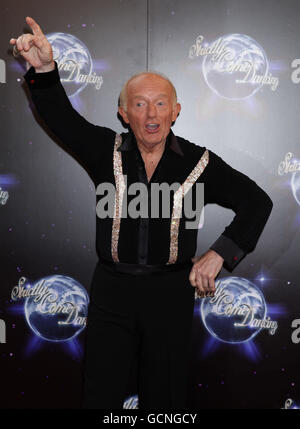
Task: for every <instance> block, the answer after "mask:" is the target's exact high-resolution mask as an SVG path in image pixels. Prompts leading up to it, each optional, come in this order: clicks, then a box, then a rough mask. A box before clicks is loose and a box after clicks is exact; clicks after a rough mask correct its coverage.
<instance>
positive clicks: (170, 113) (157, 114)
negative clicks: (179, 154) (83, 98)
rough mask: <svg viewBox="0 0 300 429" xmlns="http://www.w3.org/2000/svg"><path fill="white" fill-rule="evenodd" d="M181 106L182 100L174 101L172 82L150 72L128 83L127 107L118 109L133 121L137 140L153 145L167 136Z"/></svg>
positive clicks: (130, 122) (131, 122)
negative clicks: (180, 101)
mask: <svg viewBox="0 0 300 429" xmlns="http://www.w3.org/2000/svg"><path fill="white" fill-rule="evenodd" d="M180 109H181V107H180V104H179V103H174V98H173V91H172V88H171V85H170V84H169V82H168V81H166V80H165V79H163V78H162V77H160V76H157V75H154V74H149V75H142V76H138V77H136V78H134V79H132V80H131V81H130V82H129V83H128V85H127V111H126V112H125V110H124V109H123V107H119V113H120V115H121V116H122V118H123V120H124V121H125V123H126V124H129V125H130V128H131V129H132V131H133V133H134V135H135V138H136V140H137V142H138V143H140V144H143V145H144V146H147V147H149V149H151V148H153V147H155V146H156V145H157V144H159V143H162V142H164V141H165V140H166V138H167V136H168V134H169V132H170V127H171V124H172V122H173V121H175V120H176V118H177V115H178V113H179V112H180Z"/></svg>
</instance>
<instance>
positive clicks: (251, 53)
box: [189, 34, 279, 100]
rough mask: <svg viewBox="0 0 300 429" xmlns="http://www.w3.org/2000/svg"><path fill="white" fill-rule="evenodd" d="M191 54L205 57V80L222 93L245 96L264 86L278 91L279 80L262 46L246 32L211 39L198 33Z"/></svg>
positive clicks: (231, 95)
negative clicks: (209, 41)
mask: <svg viewBox="0 0 300 429" xmlns="http://www.w3.org/2000/svg"><path fill="white" fill-rule="evenodd" d="M189 58H190V59H191V60H194V61H197V59H198V60H199V59H202V74H203V77H204V80H205V82H206V84H207V86H208V87H209V88H210V89H211V90H212V91H213V92H214V93H215V94H216V95H218V96H219V97H223V98H226V99H230V100H242V99H246V98H248V97H251V96H252V95H254V94H255V93H256V92H257V91H259V90H260V89H261V88H262V87H265V86H266V87H269V88H270V89H271V90H272V91H275V90H276V89H277V87H278V84H279V78H278V77H275V76H273V75H272V73H271V71H270V66H269V61H268V58H267V55H266V53H265V51H264V49H263V48H262V46H260V45H259V43H258V42H257V41H256V40H254V39H252V38H251V37H249V36H247V35H245V34H227V35H224V36H221V37H219V38H218V39H216V40H214V41H212V42H211V43H208V42H205V41H204V36H202V35H199V36H198V37H197V38H196V40H195V43H194V44H193V45H192V46H191V47H190V49H189Z"/></svg>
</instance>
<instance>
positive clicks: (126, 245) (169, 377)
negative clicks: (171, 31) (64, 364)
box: [10, 17, 272, 408]
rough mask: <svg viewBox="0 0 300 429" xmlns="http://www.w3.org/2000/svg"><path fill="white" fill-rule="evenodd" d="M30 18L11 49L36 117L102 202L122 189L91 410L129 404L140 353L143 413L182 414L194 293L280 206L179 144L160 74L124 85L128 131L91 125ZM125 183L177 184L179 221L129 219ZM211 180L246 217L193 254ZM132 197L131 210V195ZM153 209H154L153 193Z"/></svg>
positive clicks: (96, 305) (100, 288) (104, 249)
mask: <svg viewBox="0 0 300 429" xmlns="http://www.w3.org/2000/svg"><path fill="white" fill-rule="evenodd" d="M26 22H27V24H28V25H29V26H30V27H31V29H32V31H33V34H23V35H22V36H20V37H19V38H18V39H11V41H10V43H11V44H12V45H14V54H15V55H18V54H21V55H22V56H23V57H24V58H25V60H27V61H28V62H29V63H30V64H31V66H32V67H31V68H30V69H29V70H28V71H27V73H26V75H25V79H26V81H27V84H28V87H29V89H30V92H31V96H32V99H33V101H34V103H35V106H36V109H37V111H38V112H39V114H40V116H41V117H42V118H43V119H44V121H45V122H46V124H47V126H48V127H49V128H50V129H51V130H52V131H53V132H54V133H55V134H56V135H57V137H58V138H59V139H60V140H61V142H62V144H63V145H64V146H65V148H66V149H67V150H69V151H70V152H71V154H72V155H73V156H74V157H76V158H77V159H78V161H79V162H80V163H81V164H82V165H83V167H84V168H85V169H86V170H87V171H88V173H89V174H90V177H91V178H92V180H93V182H94V184H95V187H96V189H97V197H99V195H100V194H101V192H100V191H99V192H98V190H99V188H98V185H99V184H103V183H108V184H112V185H114V186H115V199H114V210H113V216H108V217H106V218H103V217H101V216H97V237H96V247H97V254H98V256H99V262H98V264H97V266H96V268H95V272H94V276H93V281H92V287H91V296H90V298H91V299H90V307H89V315H88V330H87V345H86V362H85V368H86V369H85V407H88V408H122V404H123V401H124V399H125V395H126V388H127V383H128V377H129V374H130V371H131V368H132V362H133V361H134V358H135V357H138V395H139V408H184V407H185V406H186V379H187V366H188V365H187V364H188V351H189V346H190V334H191V326H192V318H193V305H194V297H195V294H194V292H195V288H196V289H197V291H198V293H199V294H200V295H201V296H207V294H213V293H214V292H215V278H216V277H217V275H218V273H219V272H220V270H221V268H222V265H223V264H224V266H225V267H226V268H227V269H228V270H229V271H232V270H233V269H234V267H235V266H236V265H237V264H238V263H239V262H240V261H241V259H242V258H243V257H244V256H245V255H246V254H247V253H249V252H250V251H253V250H254V248H255V246H256V243H257V241H258V238H259V236H260V234H261V232H262V230H263V228H264V225H265V223H266V221H267V219H268V217H269V215H270V212H271V209H272V201H271V200H270V198H269V197H268V195H267V194H266V193H265V192H264V191H263V190H262V189H261V188H260V187H259V186H258V185H257V184H256V183H255V182H253V181H252V180H251V179H249V178H248V177H247V176H245V175H244V174H242V173H240V172H239V171H237V170H235V169H233V168H231V167H230V166H229V165H228V164H226V163H225V162H224V161H223V160H222V159H221V158H220V157H218V156H217V155H216V154H214V153H213V152H212V151H210V150H208V149H206V148H204V147H200V146H197V145H195V144H193V143H190V142H188V141H187V140H184V139H183V138H181V137H175V136H174V134H173V133H172V131H171V130H170V128H171V125H172V123H173V122H175V120H176V118H177V116H178V114H179V112H180V108H181V107H180V104H179V103H178V102H177V100H176V91H175V89H174V87H173V85H172V84H171V83H170V81H169V80H168V79H166V78H164V77H162V76H161V75H159V74H154V73H147V72H146V73H142V74H139V75H136V76H133V77H132V78H131V79H130V80H129V81H128V82H127V83H126V84H125V85H124V88H123V89H122V91H121V94H120V106H119V113H120V115H121V116H122V118H123V121H124V122H125V123H126V124H128V126H129V132H128V133H122V134H121V135H118V134H116V133H115V132H114V131H112V130H111V129H109V128H105V127H100V126H96V125H92V124H91V123H89V122H88V121H86V120H85V119H84V118H83V117H82V116H81V115H79V114H78V112H76V111H75V110H74V109H73V107H72V105H71V103H70V102H69V99H68V97H67V96H66V94H65V91H64V89H63V87H62V85H61V83H60V79H59V74H58V69H57V63H56V62H55V61H54V60H53V55H52V48H51V45H50V43H49V42H48V41H47V39H46V37H45V35H44V34H43V32H42V30H41V29H40V27H39V25H38V24H37V23H36V22H35V21H34V20H33V19H32V18H30V17H27V18H26ZM124 178H126V180H127V186H128V188H129V186H130V185H133V184H144V186H145V188H146V189H147V190H150V185H151V186H152V185H154V184H162V183H167V184H168V185H170V186H171V185H172V184H174V183H178V184H179V188H178V190H177V191H176V192H175V193H174V197H173V198H171V199H170V208H171V211H170V216H169V217H163V216H161V215H160V216H159V217H158V218H152V217H150V216H140V217H138V218H135V217H132V216H127V217H123V216H122V207H123V205H126V204H127V203H126V202H125V203H124V201H125V200H124V195H125V193H124V189H125V188H126V184H125V182H124ZM201 183H203V184H204V189H205V192H204V204H208V203H217V204H219V205H221V206H223V207H227V208H231V209H232V210H233V211H234V212H235V214H236V216H235V218H234V219H233V221H232V222H231V224H230V225H229V226H227V227H226V228H225V231H224V232H223V233H222V235H221V236H220V237H219V238H218V239H217V240H216V241H215V242H214V243H213V244H212V246H210V248H209V249H208V251H207V252H205V253H204V254H203V255H201V256H200V257H198V258H195V257H194V255H195V252H196V247H197V229H195V228H192V229H189V228H187V227H186V220H187V219H186V214H183V211H182V206H183V202H184V201H185V200H186V199H187V195H188V194H187V193H186V192H185V190H186V189H188V190H189V189H190V190H191V193H192V196H193V198H194V200H195V199H197V198H196V197H197V196H198V194H196V188H197V186H196V185H198V184H201ZM185 186H186V187H187V188H185ZM127 198H128V200H127V202H128V207H129V206H130V204H131V203H132V202H133V198H131V197H130V195H128V196H127ZM99 201H100V199H99ZM147 201H148V202H149V207H150V208H151V205H152V206H153V204H152V203H153V200H152V194H150V192H149V193H148V194H147ZM123 203H124V204H123ZM147 213H148V214H149V211H148V212H147ZM178 213H179V214H180V215H178Z"/></svg>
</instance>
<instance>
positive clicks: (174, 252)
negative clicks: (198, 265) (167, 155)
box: [167, 149, 209, 264]
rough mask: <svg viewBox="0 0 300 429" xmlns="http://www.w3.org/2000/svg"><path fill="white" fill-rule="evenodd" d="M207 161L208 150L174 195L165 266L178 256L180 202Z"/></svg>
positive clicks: (174, 260)
mask: <svg viewBox="0 0 300 429" xmlns="http://www.w3.org/2000/svg"><path fill="white" fill-rule="evenodd" d="M208 161H209V154H208V149H206V151H205V152H204V153H203V155H202V156H201V158H200V160H199V162H198V164H197V165H196V167H195V168H194V169H193V171H192V172H191V173H190V174H189V175H188V177H187V178H186V179H185V181H184V183H183V184H182V185H181V186H180V187H179V188H178V189H177V191H176V192H175V194H174V201H173V211H172V218H171V226H170V254H169V261H168V262H167V264H175V262H176V260H177V256H178V232H179V223H180V218H181V213H182V200H183V197H184V196H185V195H186V194H187V192H188V191H189V190H190V189H191V187H192V186H193V184H194V183H195V182H196V180H197V179H198V178H199V177H200V175H201V174H202V172H203V171H204V169H205V167H206V166H207V164H208Z"/></svg>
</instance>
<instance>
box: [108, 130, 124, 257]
mask: <svg viewBox="0 0 300 429" xmlns="http://www.w3.org/2000/svg"><path fill="white" fill-rule="evenodd" d="M121 143H122V137H121V136H120V135H119V134H116V138H115V146H114V154H113V166H114V176H115V184H116V193H115V206H114V218H113V225H112V235H111V254H112V258H113V260H114V261H115V262H119V257H118V242H119V234H120V224H121V215H122V205H123V195H124V190H125V180H124V176H123V169H122V155H121V152H120V151H118V150H117V149H118V147H119V146H120V145H121Z"/></svg>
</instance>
